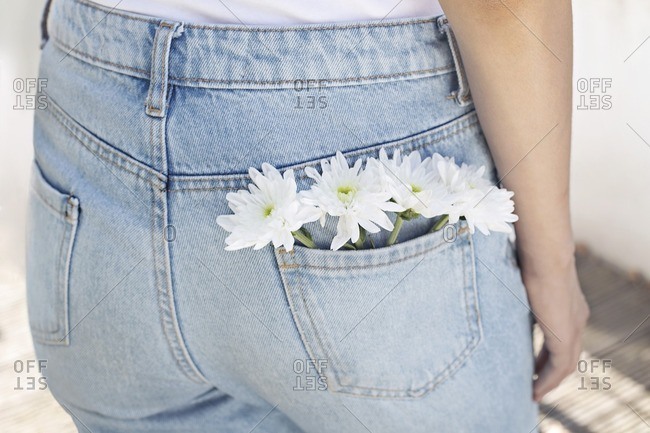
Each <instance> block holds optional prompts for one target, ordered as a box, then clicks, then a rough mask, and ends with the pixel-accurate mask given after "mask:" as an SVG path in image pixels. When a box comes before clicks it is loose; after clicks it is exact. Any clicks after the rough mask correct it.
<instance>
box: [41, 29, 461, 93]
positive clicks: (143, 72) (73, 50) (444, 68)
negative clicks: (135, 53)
mask: <svg viewBox="0 0 650 433" xmlns="http://www.w3.org/2000/svg"><path fill="white" fill-rule="evenodd" d="M52 40H53V41H54V42H55V43H56V44H58V45H60V46H61V47H62V48H63V49H64V50H66V51H68V52H69V53H75V54H77V55H78V56H79V57H83V58H86V59H89V60H93V61H95V62H97V63H102V64H105V65H109V66H114V67H118V68H123V69H126V70H128V71H133V72H137V73H139V74H141V75H144V76H145V77H146V76H149V75H150V74H149V73H148V72H147V71H146V70H144V69H140V68H134V67H132V66H126V65H122V64H120V63H115V62H111V61H108V60H104V59H101V58H99V57H95V56H92V55H90V54H87V53H85V52H83V51H80V50H78V49H76V48H73V47H70V46H69V45H67V44H65V43H64V42H63V41H61V40H60V39H58V38H57V37H56V36H52ZM154 51H155V49H154ZM453 70H455V67H454V66H452V65H445V66H440V67H438V68H430V69H420V70H417V71H408V72H396V73H393V74H376V75H366V76H362V77H349V78H327V79H326V80H327V81H328V82H332V83H351V82H355V81H365V80H377V79H389V78H400V77H408V76H413V75H423V74H430V73H436V72H451V71H453ZM169 79H170V80H173V81H181V82H182V81H185V82H189V83H192V82H194V83H213V84H226V85H228V84H259V85H266V86H274V85H282V84H292V83H294V82H295V80H224V79H211V78H200V77H176V76H174V75H170V76H169Z"/></svg>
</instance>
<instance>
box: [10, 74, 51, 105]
mask: <svg viewBox="0 0 650 433" xmlns="http://www.w3.org/2000/svg"><path fill="white" fill-rule="evenodd" d="M46 87H47V78H16V79H15V80H14V85H13V89H14V94H15V96H16V98H15V104H14V106H13V109H14V110H45V109H46V108H47V95H46V94H45V93H44V90H45V88H46Z"/></svg>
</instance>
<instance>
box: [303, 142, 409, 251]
mask: <svg viewBox="0 0 650 433" xmlns="http://www.w3.org/2000/svg"><path fill="white" fill-rule="evenodd" d="M361 164H362V161H361V159H358V160H357V161H356V162H355V163H354V165H353V166H352V167H350V166H348V163H347V161H346V159H345V157H344V156H343V154H342V153H341V152H337V153H336V156H333V157H332V158H331V159H330V161H327V160H323V161H322V162H321V167H322V172H323V173H322V174H319V173H318V171H317V170H316V169H315V168H313V167H307V168H306V169H305V173H306V174H307V176H309V177H310V178H312V179H314V180H315V181H316V183H315V184H314V185H313V186H312V187H311V189H309V190H307V191H302V192H301V193H300V200H301V201H302V202H303V203H305V204H307V205H313V206H316V207H318V208H319V209H320V210H321V219H320V220H321V225H323V224H324V223H325V217H326V215H327V214H329V215H332V216H335V217H339V220H338V225H337V233H336V236H335V237H334V239H333V240H332V245H331V248H332V249H333V250H338V249H339V248H341V247H342V246H343V245H344V244H345V243H346V242H347V241H348V240H351V241H352V242H356V241H357V240H358V239H359V235H360V232H359V226H361V227H363V228H364V229H365V230H366V231H368V232H369V233H377V232H378V231H379V230H380V228H379V227H381V228H384V229H386V230H392V229H393V223H392V222H391V220H390V219H389V218H388V216H387V215H386V212H401V211H403V210H404V208H403V207H402V206H400V205H398V204H396V203H393V202H391V201H389V200H390V199H391V193H390V192H389V191H388V190H387V189H386V188H385V184H386V182H385V181H384V180H382V179H381V178H380V177H378V172H377V170H363V169H362V168H361Z"/></svg>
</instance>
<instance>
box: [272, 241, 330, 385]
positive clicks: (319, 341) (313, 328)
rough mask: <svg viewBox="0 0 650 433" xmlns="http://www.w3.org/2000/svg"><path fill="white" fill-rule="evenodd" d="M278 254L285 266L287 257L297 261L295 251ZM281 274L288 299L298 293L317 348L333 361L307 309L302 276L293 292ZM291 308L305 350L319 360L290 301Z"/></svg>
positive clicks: (312, 357) (299, 276) (313, 358)
mask: <svg viewBox="0 0 650 433" xmlns="http://www.w3.org/2000/svg"><path fill="white" fill-rule="evenodd" d="M278 254H279V255H280V257H281V258H282V263H283V264H285V263H286V262H287V260H286V257H287V256H289V257H290V259H289V261H295V255H294V253H293V251H292V252H287V251H286V250H284V248H283V249H281V250H278ZM280 269H281V270H282V269H286V268H283V267H282V265H281V266H280ZM280 274H281V276H282V282H283V283H284V285H285V288H286V289H285V292H286V294H287V298H290V299H293V298H292V296H291V295H290V294H289V292H292V293H295V292H296V291H297V292H298V296H299V299H300V301H301V302H302V305H303V310H304V311H305V314H306V315H307V318H308V321H309V324H310V325H311V330H310V331H311V334H312V335H313V336H314V337H315V338H316V340H317V341H316V342H315V343H316V344H317V346H316V348H317V349H318V350H319V351H320V353H322V354H323V356H324V357H325V359H327V360H329V361H331V360H332V359H331V358H330V357H328V356H327V353H328V352H327V351H326V350H324V349H323V346H324V345H323V342H322V339H321V336H320V334H319V332H318V331H317V329H318V328H317V327H316V325H315V324H314V319H313V317H312V316H311V313H310V311H309V308H308V307H307V300H306V299H305V297H304V290H303V289H302V287H303V286H304V281H303V278H302V275H300V274H298V281H299V288H298V290H291V287H292V286H291V285H290V284H289V282H288V279H287V278H286V275H284V273H283V272H280ZM290 307H291V308H292V314H291V315H292V316H293V321H294V323H295V324H296V327H297V328H298V333H299V335H300V339H301V343H302V346H303V347H304V348H305V351H306V352H307V354H308V355H309V356H310V357H311V359H312V360H316V359H318V358H316V356H315V352H314V349H313V348H312V345H311V344H310V343H311V342H309V341H308V339H307V337H306V336H305V332H304V330H303V327H302V321H301V320H300V318H299V317H298V315H297V314H296V312H295V308H293V303H292V302H291V301H290ZM331 371H332V375H333V379H334V382H335V383H336V384H339V383H340V381H339V378H338V373H337V372H336V368H332V369H331ZM318 374H319V376H321V377H322V378H324V379H325V380H326V383H327V375H326V374H325V373H324V372H323V373H321V372H318ZM328 389H329V383H328Z"/></svg>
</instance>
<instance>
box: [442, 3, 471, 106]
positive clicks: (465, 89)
mask: <svg viewBox="0 0 650 433" xmlns="http://www.w3.org/2000/svg"><path fill="white" fill-rule="evenodd" d="M438 29H439V30H440V31H441V32H443V33H444V34H445V35H446V36H447V41H448V42H449V49H450V50H451V55H452V57H453V58H454V66H455V68H456V77H457V78H458V90H456V91H454V92H452V94H451V97H453V98H454V99H456V102H457V103H458V105H460V106H461V107H463V106H466V105H469V104H471V103H472V95H471V94H470V90H469V83H468V82H467V75H466V74H465V67H464V66H463V60H462V58H461V57H460V50H459V49H458V42H457V41H456V36H455V35H454V32H453V30H452V29H451V26H450V25H449V20H447V17H446V16H444V15H442V16H440V17H438Z"/></svg>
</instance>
